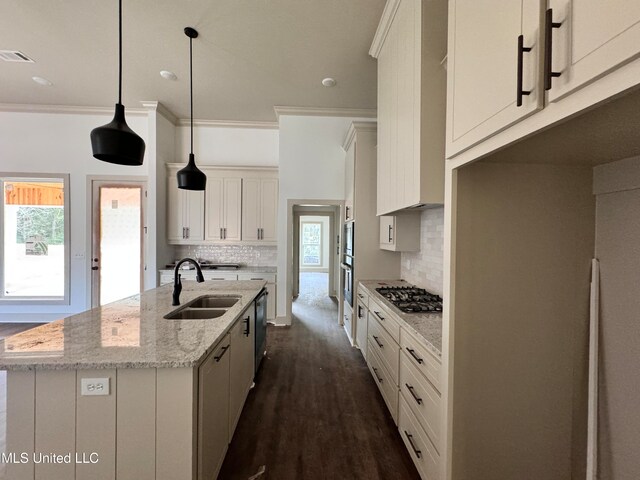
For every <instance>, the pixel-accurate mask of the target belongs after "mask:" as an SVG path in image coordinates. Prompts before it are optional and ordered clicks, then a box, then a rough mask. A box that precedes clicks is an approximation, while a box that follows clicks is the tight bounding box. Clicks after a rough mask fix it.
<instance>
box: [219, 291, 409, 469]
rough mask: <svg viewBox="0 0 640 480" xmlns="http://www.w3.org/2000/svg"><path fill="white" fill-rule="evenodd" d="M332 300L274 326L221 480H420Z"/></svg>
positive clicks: (313, 299) (298, 309)
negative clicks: (289, 322)
mask: <svg viewBox="0 0 640 480" xmlns="http://www.w3.org/2000/svg"><path fill="white" fill-rule="evenodd" d="M336 317H337V306H336V305H335V303H334V302H333V301H332V300H330V299H329V298H328V297H326V296H325V297H319V296H314V295H305V294H303V293H302V292H301V295H300V297H299V298H298V299H297V300H296V302H295V303H294V319H293V322H292V325H291V327H273V326H269V330H268V334H267V335H268V337H267V342H268V346H267V357H266V358H265V359H264V361H263V364H262V367H261V370H260V371H259V372H258V376H257V378H256V388H254V389H253V390H252V391H251V392H250V393H249V397H248V398H247V402H246V404H245V407H244V411H243V413H242V416H241V418H240V421H239V423H238V426H237V429H236V432H235V435H234V438H233V441H232V442H231V445H230V446H229V451H228V453H227V456H226V458H225V462H224V464H223V466H222V470H221V472H220V475H219V477H218V478H219V479H243V480H246V479H248V478H250V477H252V476H253V475H255V474H256V473H257V472H258V471H259V469H260V467H261V466H263V465H264V466H265V473H264V474H263V475H261V476H258V477H256V480H258V479H259V480H265V479H270V480H290V479H291V480H293V479H295V480H314V479H354V480H356V479H362V480H375V479H384V480H387V479H409V480H410V479H419V478H420V477H419V475H418V472H417V471H416V469H415V467H414V465H413V463H412V461H411V458H410V456H409V454H408V452H407V451H406V450H405V447H404V444H403V443H402V440H401V438H400V436H399V434H398V430H397V428H396V426H395V424H394V423H393V420H392V418H391V415H390V414H389V413H388V410H387V407H386V405H385V403H384V401H383V399H382V397H381V396H380V393H379V392H378V389H377V387H376V385H375V383H374V381H373V378H372V377H371V374H370V373H369V370H368V369H367V366H366V363H365V361H364V359H363V357H362V355H361V353H360V351H359V350H357V349H355V348H352V347H351V346H350V345H349V342H348V340H347V337H346V335H345V333H344V330H343V329H342V327H340V326H339V325H338V324H337V320H336Z"/></svg>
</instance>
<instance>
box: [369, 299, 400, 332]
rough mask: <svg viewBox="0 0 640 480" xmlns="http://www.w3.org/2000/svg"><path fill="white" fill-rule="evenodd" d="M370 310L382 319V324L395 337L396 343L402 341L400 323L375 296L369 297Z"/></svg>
mask: <svg viewBox="0 0 640 480" xmlns="http://www.w3.org/2000/svg"><path fill="white" fill-rule="evenodd" d="M369 312H371V313H372V314H373V315H374V316H375V317H376V318H377V319H378V320H379V321H380V325H382V326H383V327H384V329H385V330H386V331H387V332H388V333H389V334H390V335H391V336H392V337H393V339H394V340H395V341H396V343H400V323H399V322H398V321H397V320H396V319H395V318H394V317H393V315H392V314H391V313H389V311H388V310H387V309H386V308H383V307H382V306H381V305H380V304H379V303H378V302H377V301H375V300H374V299H373V298H369Z"/></svg>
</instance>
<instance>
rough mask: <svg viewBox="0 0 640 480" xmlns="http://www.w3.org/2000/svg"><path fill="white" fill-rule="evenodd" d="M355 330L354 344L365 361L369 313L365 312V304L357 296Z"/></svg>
mask: <svg viewBox="0 0 640 480" xmlns="http://www.w3.org/2000/svg"><path fill="white" fill-rule="evenodd" d="M355 313H356V314H355V319H354V324H355V330H356V338H355V343H356V346H357V347H358V348H359V349H360V351H361V352H362V356H363V357H364V359H365V360H366V359H367V330H368V329H367V317H368V313H369V311H368V310H367V304H366V303H365V302H364V301H363V300H362V299H361V298H360V295H358V301H357V302H356V312H355Z"/></svg>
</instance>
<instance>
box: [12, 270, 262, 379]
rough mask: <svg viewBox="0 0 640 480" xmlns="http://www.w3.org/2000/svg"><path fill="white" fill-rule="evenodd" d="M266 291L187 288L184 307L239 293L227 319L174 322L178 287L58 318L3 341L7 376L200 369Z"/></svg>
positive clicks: (238, 286)
mask: <svg viewBox="0 0 640 480" xmlns="http://www.w3.org/2000/svg"><path fill="white" fill-rule="evenodd" d="M265 285H266V282H264V281H262V280H253V281H240V282H238V281H224V282H206V281H205V282H203V283H197V282H195V281H190V280H184V281H183V282H182V294H181V295H180V302H181V304H182V305H184V304H185V303H187V302H188V301H190V300H192V299H194V298H196V297H199V296H201V295H209V294H215V295H222V296H226V295H239V296H240V299H239V300H238V302H237V303H236V304H235V305H234V306H232V307H231V308H229V309H228V311H227V312H226V313H225V314H224V315H223V316H221V317H218V318H214V319H208V320H167V319H165V318H163V317H164V315H166V314H167V313H169V312H171V311H173V310H175V309H176V308H178V307H174V306H172V305H171V300H172V297H171V293H172V291H173V286H172V285H164V286H162V287H158V288H155V289H153V290H148V291H146V292H143V293H141V294H139V295H134V296H132V297H128V298H125V299H123V300H119V301H117V302H114V303H110V304H108V305H104V306H102V307H98V308H94V309H92V310H88V311H86V312H83V313H79V314H76V315H72V316H70V317H67V318H64V319H61V320H56V321H55V322H51V323H48V324H45V325H42V326H40V327H36V328H33V329H31V330H27V331H25V332H22V333H18V334H16V335H12V336H10V337H7V338H4V339H3V340H0V370H75V369H102V368H180V367H194V366H197V365H198V364H199V363H200V362H201V361H202V360H204V358H205V357H206V355H207V354H208V353H210V352H211V350H212V349H213V348H214V347H215V346H216V344H217V342H218V341H219V340H220V339H221V338H222V337H223V336H224V335H225V334H226V333H227V332H228V331H229V330H230V328H231V327H232V326H233V324H234V323H235V321H236V320H237V319H238V317H239V316H240V314H242V313H243V312H244V310H245V309H246V308H247V307H248V306H249V305H250V304H251V303H252V302H253V300H254V299H255V298H256V296H257V295H258V293H259V292H260V290H261V289H262V288H263V287H264V286H265Z"/></svg>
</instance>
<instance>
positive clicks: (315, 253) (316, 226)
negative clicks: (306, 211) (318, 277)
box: [302, 222, 322, 267]
mask: <svg viewBox="0 0 640 480" xmlns="http://www.w3.org/2000/svg"><path fill="white" fill-rule="evenodd" d="M302 265H303V266H306V267H319V266H321V265H322V223H320V222H302Z"/></svg>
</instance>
